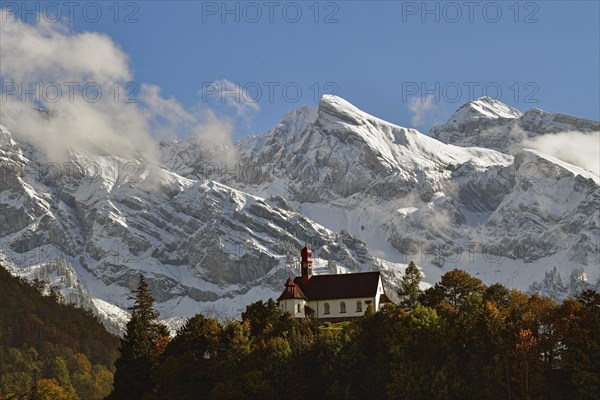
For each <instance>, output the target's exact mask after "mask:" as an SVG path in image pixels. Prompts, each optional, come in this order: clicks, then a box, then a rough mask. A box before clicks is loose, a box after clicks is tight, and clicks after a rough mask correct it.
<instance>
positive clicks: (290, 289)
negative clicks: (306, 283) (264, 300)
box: [277, 278, 308, 301]
mask: <svg viewBox="0 0 600 400" xmlns="http://www.w3.org/2000/svg"><path fill="white" fill-rule="evenodd" d="M285 299H304V300H307V301H308V299H307V298H306V296H305V295H304V293H302V289H300V287H299V286H298V285H296V284H294V282H293V281H292V279H291V278H288V280H287V282H286V283H285V290H284V291H283V293H282V294H281V296H279V298H278V299H277V301H279V300H285Z"/></svg>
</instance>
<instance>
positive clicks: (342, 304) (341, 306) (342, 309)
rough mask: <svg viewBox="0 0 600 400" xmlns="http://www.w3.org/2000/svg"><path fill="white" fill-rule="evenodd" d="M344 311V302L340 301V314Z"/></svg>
mask: <svg viewBox="0 0 600 400" xmlns="http://www.w3.org/2000/svg"><path fill="white" fill-rule="evenodd" d="M345 312H346V303H344V302H343V301H342V302H341V303H340V314H343V313H345Z"/></svg>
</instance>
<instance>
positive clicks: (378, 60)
mask: <svg viewBox="0 0 600 400" xmlns="http://www.w3.org/2000/svg"><path fill="white" fill-rule="evenodd" d="M59 4H60V3H59ZM81 4H84V3H81ZM95 4H96V5H99V7H100V9H101V10H102V16H101V17H100V18H96V17H95V11H96V7H95V6H94V7H91V8H88V9H87V10H86V12H87V16H86V18H83V17H82V16H83V14H84V13H83V10H82V9H81V8H78V9H75V10H74V12H73V16H74V18H73V20H74V22H73V25H72V29H74V30H75V31H76V32H82V31H96V32H103V33H106V34H107V35H109V36H110V37H111V38H112V39H113V40H114V41H115V42H116V43H117V44H118V45H119V46H120V47H121V48H122V49H123V51H124V52H125V53H127V54H128V56H129V63H130V68H131V70H132V71H133V74H134V77H133V79H134V80H135V81H136V82H140V83H142V82H146V83H151V84H155V85H157V86H159V87H160V88H161V93H162V95H163V96H165V97H167V98H169V97H173V98H176V99H177V100H178V101H180V102H181V103H182V104H183V105H184V106H185V107H188V108H193V107H195V106H197V105H198V104H201V105H208V106H210V107H213V108H215V109H217V110H218V111H219V112H220V113H222V114H226V115H230V116H231V117H232V118H235V120H236V132H235V137H237V138H239V137H241V136H243V135H246V134H260V133H262V132H264V131H266V130H268V129H270V128H272V127H273V126H274V125H275V124H276V123H277V122H278V121H279V119H280V118H281V117H282V116H283V115H284V114H285V113H286V112H288V111H289V110H291V109H293V108H296V107H298V106H300V105H315V104H316V99H317V98H318V96H319V95H320V94H322V93H335V94H338V95H340V96H342V97H344V98H345V99H347V100H348V101H350V102H352V103H353V104H355V105H356V106H358V107H359V108H361V109H363V110H365V111H367V112H369V113H371V114H374V115H376V116H378V117H381V118H383V119H386V120H389V121H392V122H394V123H397V124H399V125H402V126H410V127H416V128H418V129H419V130H421V131H422V132H427V131H428V130H429V128H430V127H431V126H432V125H433V124H436V123H440V122H444V121H445V120H446V119H447V118H448V117H449V116H450V114H451V113H452V112H453V111H454V110H455V109H456V108H458V107H459V106H460V105H461V104H463V103H464V102H466V101H468V100H470V97H475V98H476V97H480V96H482V95H485V94H488V95H490V96H491V97H495V98H498V99H499V100H501V101H503V102H505V103H507V104H509V105H511V106H514V107H516V108H518V109H520V110H522V111H525V110H527V109H529V108H531V107H538V108H542V109H544V110H546V111H554V112H563V113H567V114H573V115H577V116H582V117H587V118H593V119H600V115H599V114H600V102H599V97H600V82H599V75H600V53H599V51H600V9H599V4H600V3H599V2H597V1H569V2H566V1H538V2H513V1H508V2H473V3H471V4H473V5H472V8H469V7H468V6H465V2H463V1H459V2H426V3H423V2H366V1H344V2H319V3H315V2H312V1H311V2H271V3H268V4H269V5H267V2H262V1H261V2H251V3H250V5H248V4H249V3H245V2H228V3H223V2H194V1H171V2H166V1H144V2H136V3H132V2H121V3H120V4H119V7H118V8H119V13H118V15H117V14H115V12H116V9H115V6H114V3H113V2H106V3H95ZM270 7H272V8H270ZM424 7H425V8H426V9H424ZM227 10H231V12H230V13H229V14H227V13H226V11H227ZM298 10H300V11H301V13H302V15H301V16H299V15H298V14H297V13H298ZM317 10H318V13H317ZM20 11H21V12H22V10H20ZM46 11H47V12H48V13H49V14H51V13H52V11H53V10H51V9H48V10H46ZM498 12H500V13H501V15H500V14H498ZM62 13H63V14H65V10H64V9H63V11H62ZM258 13H260V15H259V14H258ZM128 17H129V18H128ZM86 19H87V21H86ZM96 19H97V21H96ZM223 19H224V20H223ZM115 20H116V22H115ZM126 20H127V22H129V23H126ZM294 21H297V22H294ZM223 80H226V81H227V82H229V83H230V84H232V85H234V87H235V85H238V86H239V88H240V89H241V90H242V92H244V93H246V94H247V95H248V96H249V97H250V100H254V99H256V97H257V96H258V95H259V94H260V95H261V98H260V100H258V101H257V102H256V103H254V102H253V101H251V102H250V103H251V104H250V105H249V106H248V104H244V107H235V104H231V103H232V102H233V103H235V102H236V100H235V99H233V96H229V97H227V96H225V97H224V99H225V100H227V101H226V103H222V102H221V101H220V100H221V95H222V94H219V93H218V92H216V93H213V92H212V90H213V89H215V88H216V86H211V84H212V83H213V82H222V81H223ZM203 88H204V89H205V92H204V96H203V95H202V89H203ZM269 88H272V92H271V98H269V97H270V96H269V94H270V93H269ZM284 88H285V90H284ZM298 88H299V89H300V90H301V92H302V93H301V95H298V94H297V89H298ZM258 89H260V92H259V91H258ZM457 89H460V92H458V91H457ZM498 89H500V91H501V93H500V92H498ZM427 92H429V93H430V94H429V96H430V97H431V99H430V101H429V103H425V105H426V106H425V105H424V104H419V102H418V101H417V100H419V99H424V98H425V97H426V96H427ZM412 98H415V99H413V100H412V104H413V108H412V111H411V109H410V107H409V106H410V104H411V99H412ZM232 99H233V100H232ZM417 114H418V115H417Z"/></svg>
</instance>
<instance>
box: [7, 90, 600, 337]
mask: <svg viewBox="0 0 600 400" xmlns="http://www.w3.org/2000/svg"><path fill="white" fill-rule="evenodd" d="M532 113H538V114H540V115H541V117H540V118H539V120H536V121H543V122H540V123H538V122H535V123H534V122H531V121H533V119H532V118H529V119H528V118H525V117H526V116H527V115H528V114H529V115H533V114H532ZM558 115H559V114H545V113H543V112H541V111H539V110H537V111H534V110H530V111H528V112H527V113H525V114H521V113H520V112H519V111H517V110H515V109H513V108H510V107H508V106H506V105H504V104H502V103H499V102H496V101H493V100H491V99H488V98H482V99H479V100H477V101H476V102H472V103H469V104H467V105H465V106H463V107H461V109H459V110H458V111H457V113H456V114H455V115H454V116H453V118H451V121H449V123H448V124H447V125H445V126H443V127H436V128H434V129H433V130H432V136H434V137H429V136H426V135H424V134H422V133H420V132H418V131H416V130H414V129H408V128H402V127H399V126H396V125H393V124H391V123H388V122H386V121H383V120H380V119H378V118H376V117H374V116H371V115H369V114H366V113H364V112H362V111H360V110H359V109H358V108H356V107H354V106H353V105H351V104H350V103H348V102H346V101H345V100H343V99H341V98H339V97H336V96H324V97H323V98H322V100H321V102H320V103H319V106H318V107H317V108H316V109H313V108H309V107H301V108H299V109H296V110H293V111H291V112H290V113H288V114H287V115H286V116H285V117H284V118H283V119H282V121H281V122H280V123H279V124H278V125H277V126H276V127H275V128H273V129H272V130H270V131H269V132H266V133H265V134H263V135H262V136H256V137H247V138H244V139H242V140H241V141H239V142H237V143H236V144H235V145H234V146H233V147H226V146H220V147H218V146H213V145H210V144H207V143H206V142H203V141H202V140H200V139H198V138H195V137H194V138H189V139H186V140H183V141H180V142H162V143H161V144H160V165H156V164H150V163H147V162H144V161H143V160H139V159H123V158H119V157H116V156H115V155H111V154H92V155H90V154H75V153H71V155H70V157H69V159H68V160H65V161H64V162H61V163H51V162H48V161H47V160H46V159H45V156H44V155H43V154H41V153H40V152H39V150H38V149H36V148H34V147H32V146H30V145H29V144H27V143H25V142H23V141H19V140H18V138H17V137H14V136H13V135H11V133H10V132H9V130H8V129H6V128H4V127H1V128H0V145H1V147H0V163H1V166H2V171H0V172H1V173H0V177H1V178H2V179H0V222H1V228H0V245H1V247H0V250H1V252H0V257H1V258H2V262H3V263H4V264H7V265H9V267H10V268H11V270H12V271H13V272H14V273H16V274H20V275H24V276H28V277H30V278H33V277H40V276H41V277H45V276H48V277H54V278H51V279H50V280H51V281H52V284H56V285H62V287H63V288H64V289H63V290H64V291H65V292H64V293H65V294H69V295H70V296H71V298H73V296H75V297H77V296H79V298H81V299H84V298H85V299H87V300H85V301H84V300H77V301H78V302H79V303H80V304H84V303H85V304H90V302H91V303H93V305H94V307H95V308H94V307H90V308H93V309H95V310H96V312H97V313H98V314H99V315H102V316H103V317H104V318H106V319H107V320H110V321H113V323H118V321H121V322H122V321H124V320H125V318H126V315H124V314H123V312H122V309H123V308H125V307H126V306H127V305H128V304H129V303H128V300H127V296H128V294H129V291H130V289H131V288H133V286H134V285H135V283H136V279H137V276H138V275H139V273H140V272H142V273H144V274H145V275H146V276H147V278H148V280H149V283H150V286H151V289H152V292H153V294H154V296H155V298H156V300H157V302H158V308H159V310H160V311H161V317H162V318H163V319H165V320H166V321H167V322H169V323H172V324H173V326H175V325H176V324H177V323H178V322H180V321H181V320H182V319H183V318H185V317H189V316H191V315H193V314H195V313H197V312H204V313H208V314H215V315H218V316H223V317H224V316H237V315H239V312H240V311H241V310H242V309H243V307H244V306H245V305H246V304H248V303H250V302H252V301H255V300H257V299H266V298H268V297H270V296H276V295H277V294H278V293H279V292H280V290H281V285H282V282H284V280H285V278H287V276H288V275H289V274H296V273H298V271H297V270H296V269H297V267H296V262H297V261H296V260H297V257H298V254H299V251H300V248H301V247H302V246H303V245H304V243H306V242H308V243H310V244H311V245H312V246H313V249H314V250H315V258H316V263H317V268H316V269H317V271H320V272H322V273H327V272H332V271H338V272H340V271H341V272H352V271H366V270H373V269H380V270H383V271H384V273H385V276H386V277H387V282H388V286H389V288H388V289H389V292H393V290H394V289H393V288H394V285H395V284H396V283H397V281H398V279H399V278H400V277H401V276H402V272H403V270H404V268H405V267H406V265H407V264H408V262H409V261H411V260H414V261H415V262H416V263H417V264H418V265H419V266H420V267H421V268H422V269H423V272H424V273H425V282H427V283H434V282H435V281H437V280H438V279H439V277H440V276H441V275H442V274H443V273H445V272H447V271H448V270H450V269H452V268H455V267H461V268H464V269H466V270H467V271H469V272H471V273H473V274H474V275H476V276H479V277H480V278H482V279H483V280H484V281H486V282H495V281H499V282H502V283H505V284H508V285H510V286H512V287H517V288H520V289H523V290H528V289H529V288H530V286H531V285H532V284H533V286H532V288H533V289H532V290H537V289H536V288H537V286H535V284H534V282H535V281H540V282H541V281H543V280H544V279H545V277H546V278H547V273H551V272H552V271H554V268H557V270H556V274H560V273H562V275H563V276H571V277H573V276H575V278H572V279H571V280H572V281H573V280H574V281H576V282H575V284H574V285H575V286H574V287H573V288H576V287H582V285H583V284H578V283H577V282H579V281H581V280H584V279H587V280H588V283H589V282H591V283H589V284H595V283H596V280H598V275H599V270H598V268H599V262H598V259H599V255H600V251H599V241H600V239H599V238H600V211H599V210H598V204H600V178H599V177H598V175H597V174H595V173H593V172H590V171H587V170H585V169H582V168H579V167H576V166H573V165H571V164H568V163H566V162H564V161H561V160H559V159H556V158H554V157H551V156H548V155H546V154H543V153H540V152H535V151H531V150H517V151H513V152H512V153H511V152H509V151H508V150H507V149H508V148H509V147H511V146H512V144H514V143H516V141H515V140H513V136H511V135H510V132H511V129H512V128H509V127H511V126H517V125H518V126H521V127H522V126H525V125H523V124H525V121H530V122H531V126H536V127H539V126H543V130H542V128H539V129H538V128H536V129H538V130H530V131H531V132H536V134H540V135H541V134H544V133H548V132H555V131H562V130H564V126H563V125H564V124H567V123H569V124H571V125H570V126H571V128H569V129H574V128H573V127H577V129H579V130H583V129H589V130H593V129H594V126H596V125H597V122H595V121H587V120H581V119H577V118H575V117H567V116H562V117H560V118H558V119H557V118H556V116H558ZM565 121H566V122H565ZM569 121H570V122H569ZM581 121H584V122H581ZM486 124H488V125H486ZM519 124H520V125H519ZM594 124H596V125H594ZM487 126H493V127H494V129H500V130H499V131H498V132H501V133H502V132H503V133H502V134H500V133H499V134H498V135H497V137H496V139H494V137H495V136H494V135H493V134H492V133H491V131H490V130H489V129H487V128H486V129H484V131H485V135H481V132H483V131H482V127H487ZM9 128H11V129H13V128H12V127H9ZM17 128H18V127H17ZM474 132H477V133H474ZM444 135H445V136H444ZM503 135H504V136H503ZM435 137H437V138H440V139H442V141H452V142H456V143H457V144H459V145H460V146H459V145H454V144H445V143H443V142H442V141H439V140H436V139H435ZM483 137H485V139H482V138H483ZM488 139H489V140H488ZM494 140H495V141H494ZM469 141H476V142H477V143H476V144H477V145H478V146H480V147H464V145H465V144H466V143H468V142H469ZM484 147H490V148H494V149H500V150H502V151H503V152H499V151H496V150H494V149H490V148H484ZM511 148H512V147H511ZM56 265H60V266H61V268H62V269H60V270H59V269H57V268H56ZM575 268H580V269H581V270H582V271H583V272H581V271H580V269H577V271H578V272H577V273H576V274H573V273H572V271H573V270H574V269H575ZM66 271H73V273H72V274H71V273H70V272H66ZM71 275H73V276H71ZM66 276H71V277H70V278H64V277H66ZM61 277H63V278H61ZM546 280H547V281H552V282H554V281H556V279H551V278H547V279H546ZM540 285H541V284H540ZM554 286H555V287H558V286H560V285H558V286H557V285H554ZM75 287H77V288H78V289H77V290H73V288H75ZM540 287H541V286H540ZM68 288H70V291H69V290H67V289H68ZM561 288H562V289H561V291H560V293H558V294H557V296H558V295H564V293H566V292H567V291H568V290H569V288H570V286H569V285H566V284H564V285H563V286H561ZM73 293H75V294H73ZM77 293H79V295H77Z"/></svg>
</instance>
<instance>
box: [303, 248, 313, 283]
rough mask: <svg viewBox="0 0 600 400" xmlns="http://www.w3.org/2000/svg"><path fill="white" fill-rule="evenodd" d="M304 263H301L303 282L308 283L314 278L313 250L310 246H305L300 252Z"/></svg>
mask: <svg viewBox="0 0 600 400" xmlns="http://www.w3.org/2000/svg"><path fill="white" fill-rule="evenodd" d="M300 255H301V256H302V261H301V263H300V270H301V272H302V282H306V281H308V280H309V279H310V277H311V276H312V250H311V249H309V248H308V246H304V248H303V249H302V251H301V252H300Z"/></svg>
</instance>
